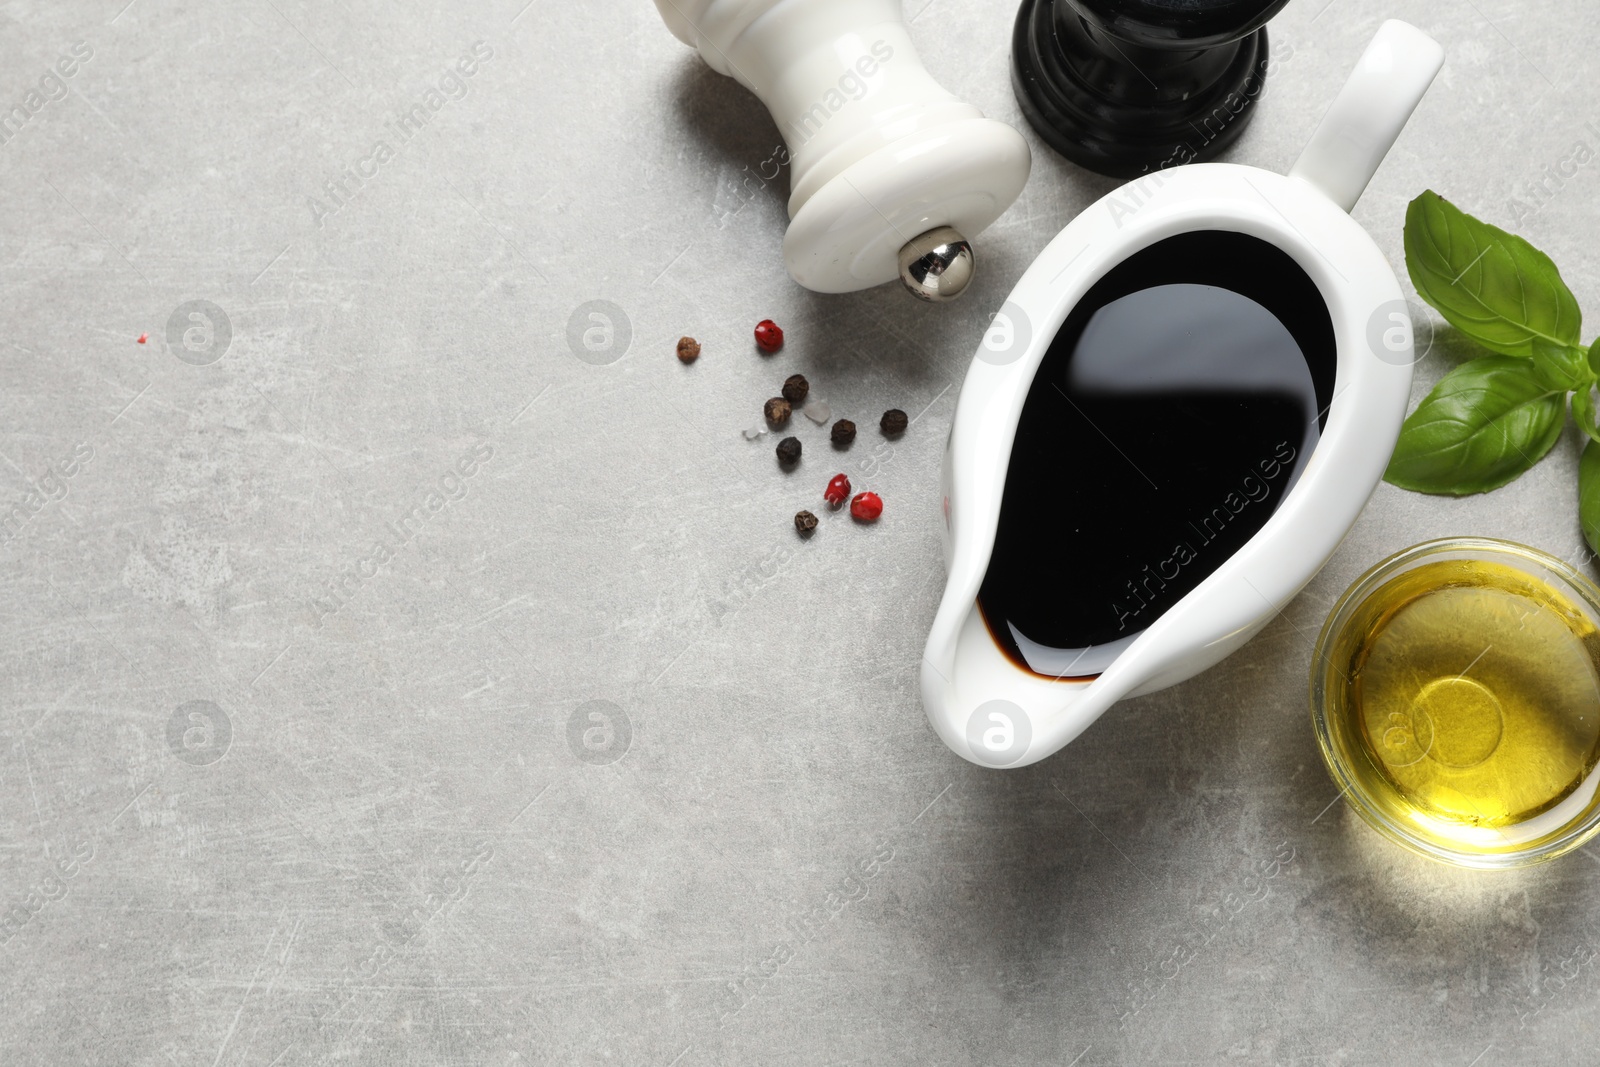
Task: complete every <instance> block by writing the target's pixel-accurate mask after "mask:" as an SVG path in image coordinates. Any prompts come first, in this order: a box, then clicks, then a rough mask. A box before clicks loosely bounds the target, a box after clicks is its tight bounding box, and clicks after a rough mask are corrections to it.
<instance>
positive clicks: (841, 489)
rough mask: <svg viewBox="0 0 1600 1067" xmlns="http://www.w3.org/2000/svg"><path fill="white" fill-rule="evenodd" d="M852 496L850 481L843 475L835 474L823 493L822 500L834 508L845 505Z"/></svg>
mask: <svg viewBox="0 0 1600 1067" xmlns="http://www.w3.org/2000/svg"><path fill="white" fill-rule="evenodd" d="M849 496H850V479H849V478H846V477H845V476H844V475H842V474H835V475H834V476H833V477H832V478H831V479H830V480H829V482H828V488H826V489H824V490H823V491H822V499H824V500H826V501H827V502H828V503H829V504H831V505H832V506H834V507H838V506H839V505H840V504H843V503H844V502H845V500H847V499H848V498H849Z"/></svg>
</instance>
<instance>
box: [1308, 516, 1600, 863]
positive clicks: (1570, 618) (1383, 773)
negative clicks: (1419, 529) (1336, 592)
mask: <svg viewBox="0 0 1600 1067" xmlns="http://www.w3.org/2000/svg"><path fill="white" fill-rule="evenodd" d="M1311 719H1312V724H1313V726H1314V727H1315V729H1316V734H1317V743H1318V745H1319V746H1320V747H1321V749H1322V758H1323V760H1324V762H1326V763H1327V765H1328V772H1329V773H1330V774H1331V775H1332V776H1333V780H1334V782H1335V784H1337V785H1338V786H1339V788H1340V790H1341V793H1342V795H1343V796H1344V797H1346V799H1348V800H1349V802H1350V804H1351V806H1352V807H1354V808H1355V810H1356V811H1357V812H1358V813H1359V814H1360V815H1361V817H1362V818H1363V819H1365V820H1366V821H1367V822H1368V823H1369V824H1370V825H1371V826H1372V827H1373V828H1374V829H1376V830H1377V831H1378V832H1379V833H1380V834H1382V835H1383V836H1385V837H1387V838H1389V839H1390V840H1392V841H1395V842H1398V843H1399V844H1401V845H1403V846H1405V847H1406V848H1409V849H1411V850H1413V851H1415V852H1418V853H1421V854H1422V855H1424V856H1427V857H1429V858H1431V859H1435V860H1440V861H1443V862H1445V863H1453V864H1457V865H1460V866H1464V867H1477V868H1487V869H1495V868H1507V867H1519V866H1523V865H1526V864H1530V863H1538V862H1540V861H1543V860H1548V859H1552V858H1554V857H1556V856H1559V855H1561V854H1562V853H1564V852H1568V851H1571V850H1572V849H1574V848H1577V847H1579V846H1580V845H1582V844H1584V843H1585V842H1586V841H1588V840H1589V839H1590V838H1592V837H1594V836H1595V834H1596V832H1600V588H1596V586H1595V585H1594V583H1593V582H1591V581H1590V580H1589V579H1588V578H1586V577H1584V576H1583V575H1582V574H1580V573H1579V572H1578V571H1577V570H1575V569H1574V568H1573V567H1572V566H1570V565H1569V564H1567V563H1565V562H1563V561H1561V560H1559V559H1556V558H1555V557H1554V556H1551V555H1548V554H1546V553H1544V552H1540V551H1539V550H1537V549H1533V548H1529V547H1527V546H1526V545H1519V544H1516V543H1514V542H1510V541H1497V540H1492V539H1489V538H1478V537H1455V538H1447V539H1444V540H1439V541H1429V542H1426V543H1424V544H1420V545H1413V546H1412V547H1410V548H1408V549H1405V550H1404V551H1402V552H1399V553H1397V554H1396V555H1393V556H1390V557H1389V558H1388V559H1386V560H1384V561H1383V562H1381V563H1379V564H1378V565H1377V566H1375V567H1373V568H1372V569H1371V570H1369V571H1367V573H1365V574H1363V575H1362V576H1361V577H1360V578H1358V579H1357V580H1356V581H1355V583H1354V584H1353V585H1351V586H1350V588H1349V589H1347V590H1346V591H1345V593H1344V595H1343V596H1342V597H1340V599H1339V602H1338V603H1337V604H1335V605H1334V608H1333V611H1332V612H1331V613H1330V614H1329V616H1328V621H1327V622H1326V624H1324V626H1323V628H1322V633H1321V635H1320V636H1319V637H1318V638H1317V644H1316V651H1315V654H1314V655H1313V657H1312V663H1311Z"/></svg>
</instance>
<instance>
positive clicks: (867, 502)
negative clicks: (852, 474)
mask: <svg viewBox="0 0 1600 1067" xmlns="http://www.w3.org/2000/svg"><path fill="white" fill-rule="evenodd" d="M882 514H883V501H882V500H881V499H880V498H879V496H878V494H877V493H857V494H856V498H855V499H854V500H852V501H850V517H851V518H853V519H860V520H861V521H862V522H871V521H873V520H874V519H876V518H877V517H878V516H879V515H882Z"/></svg>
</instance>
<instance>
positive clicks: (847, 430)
mask: <svg viewBox="0 0 1600 1067" xmlns="http://www.w3.org/2000/svg"><path fill="white" fill-rule="evenodd" d="M828 436H829V437H831V438H833V443H834V444H836V445H839V446H840V447H843V446H845V445H848V444H849V443H850V442H851V441H854V440H855V439H856V424H855V423H853V422H851V421H850V420H849V419H840V420H839V421H838V422H836V423H834V424H833V429H832V431H830V432H829V434H828Z"/></svg>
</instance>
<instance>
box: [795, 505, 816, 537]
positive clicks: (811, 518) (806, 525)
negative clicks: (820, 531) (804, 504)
mask: <svg viewBox="0 0 1600 1067" xmlns="http://www.w3.org/2000/svg"><path fill="white" fill-rule="evenodd" d="M794 528H795V529H796V530H799V531H800V536H801V537H810V536H811V531H813V530H815V529H816V528H817V517H816V516H815V515H813V514H811V512H809V511H797V512H795V515H794Z"/></svg>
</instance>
